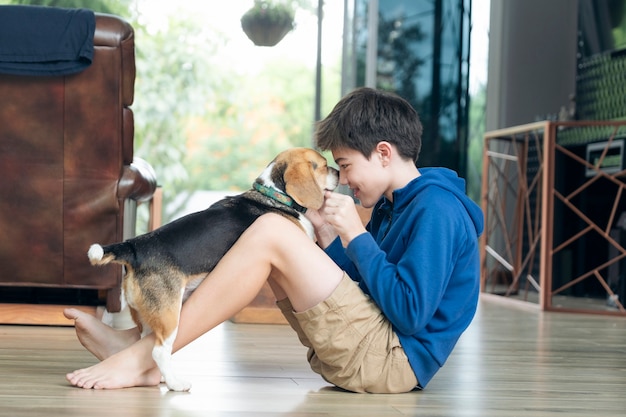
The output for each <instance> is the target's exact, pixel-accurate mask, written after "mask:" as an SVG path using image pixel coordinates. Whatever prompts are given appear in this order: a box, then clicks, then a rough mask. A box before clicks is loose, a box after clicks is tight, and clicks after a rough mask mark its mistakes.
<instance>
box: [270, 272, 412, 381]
mask: <svg viewBox="0 0 626 417" xmlns="http://www.w3.org/2000/svg"><path fill="white" fill-rule="evenodd" d="M277 304H278V307H279V308H280V310H281V311H282V313H283V314H284V316H285V318H286V319H287V321H288V322H289V324H290V325H291V327H293V329H294V330H295V331H296V333H297V334H298V337H299V339H300V342H302V344H303V345H304V346H306V347H308V348H309V351H308V355H307V357H308V360H309V363H310V365H311V369H313V371H314V372H316V373H318V374H320V375H321V376H322V377H323V378H324V379H325V380H326V381H327V382H329V383H331V384H333V385H336V386H338V387H340V388H343V389H345V390H348V391H354V392H372V393H401V392H408V391H411V390H413V389H414V388H416V386H417V385H418V381H417V378H416V377H415V373H414V372H413V369H412V368H411V365H410V364H409V361H408V358H407V356H406V354H405V353H404V349H403V348H402V346H401V345H400V340H399V339H398V336H397V335H396V333H395V332H394V331H393V329H392V326H391V323H390V322H389V320H387V319H386V318H385V316H384V315H383V313H382V312H381V311H380V309H379V308H378V306H377V305H376V304H375V303H374V302H373V301H372V300H371V299H370V298H369V297H368V296H367V295H366V294H365V293H363V291H362V290H361V289H360V288H359V287H358V285H357V284H356V283H355V282H354V281H352V279H350V277H348V276H347V275H346V274H344V277H343V279H342V281H341V283H340V284H339V286H338V287H337V288H336V289H335V291H334V292H333V293H332V294H331V296H330V297H328V299H326V300H325V301H322V302H321V303H319V304H318V305H316V306H315V307H313V308H311V309H309V310H306V311H304V312H301V313H295V312H294V311H293V307H292V306H291V303H290V302H289V300H288V299H285V300H281V301H279V302H278V303H277Z"/></svg>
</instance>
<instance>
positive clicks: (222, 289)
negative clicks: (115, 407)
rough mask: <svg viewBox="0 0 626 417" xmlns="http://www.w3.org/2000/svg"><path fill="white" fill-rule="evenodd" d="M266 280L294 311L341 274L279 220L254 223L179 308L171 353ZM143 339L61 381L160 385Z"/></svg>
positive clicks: (324, 292)
mask: <svg viewBox="0 0 626 417" xmlns="http://www.w3.org/2000/svg"><path fill="white" fill-rule="evenodd" d="M270 276H271V277H272V282H271V283H272V286H274V287H278V288H280V289H281V290H282V291H283V292H284V294H285V295H287V297H289V299H290V300H291V303H292V304H293V307H294V309H295V310H296V311H304V310H306V309H308V308H310V307H312V306H314V305H316V304H318V303H319V302H320V301H322V300H324V299H326V298H327V297H328V296H329V295H330V294H331V293H332V292H333V290H334V289H335V288H336V287H337V286H338V285H339V283H340V282H341V279H342V276H343V272H342V271H341V270H340V269H339V268H338V267H337V265H336V264H335V263H334V262H333V261H332V260H331V259H330V258H328V256H327V255H326V254H325V253H324V252H323V251H322V250H321V249H320V248H319V247H318V246H317V245H316V244H315V243H314V242H312V241H311V240H310V239H309V238H308V237H307V235H306V234H305V233H304V232H302V231H301V230H300V229H299V227H298V226H296V225H295V224H294V223H293V222H291V221H289V220H287V219H285V218H284V217H281V216H279V215H274V214H269V215H264V216H262V217H261V218H259V219H258V220H257V221H256V222H255V223H253V224H252V226H251V227H250V228H249V229H248V230H247V231H246V232H245V233H244V234H243V235H242V236H241V238H240V239H239V240H238V241H237V242H236V243H235V245H234V246H233V247H232V248H231V250H229V251H228V253H227V254H226V255H225V256H224V258H223V259H222V260H221V261H220V262H219V263H218V265H217V266H216V267H215V269H214V271H213V272H211V274H209V276H208V277H207V279H205V280H204V281H203V282H202V284H201V285H200V286H199V287H198V288H197V289H196V291H195V292H194V293H193V294H192V295H191V297H189V299H188V300H187V301H186V302H185V304H184V305H183V309H182V312H181V319H180V327H179V329H178V335H177V337H176V341H175V343H174V351H177V350H178V349H180V348H182V347H184V346H186V345H187V344H189V343H190V342H191V341H193V340H195V339H196V338H198V337H199V336H201V335H203V334H204V333H206V332H207V331H209V330H211V329H212V328H214V327H215V326H217V325H218V324H220V323H222V322H223V321H225V320H227V319H229V318H230V317H232V316H233V315H234V314H235V313H237V312H238V311H240V310H241V309H242V308H243V307H245V306H246V305H247V304H249V303H250V301H252V299H253V298H254V297H255V296H256V294H257V293H258V292H259V290H260V289H261V287H262V285H263V283H264V282H265V281H266V280H267V279H268V278H269V277H270ZM153 345H154V339H153V338H152V335H149V336H147V337H145V338H143V339H141V340H139V341H138V342H136V343H134V344H133V345H131V346H129V347H128V348H127V349H124V350H122V351H120V352H118V353H116V354H114V355H112V356H110V357H109V358H107V359H105V360H104V361H102V362H101V363H99V364H97V365H95V366H93V367H90V368H86V369H81V370H78V371H75V372H72V373H70V374H68V375H67V379H68V381H69V382H70V383H71V384H73V385H75V386H79V387H82V388H123V387H130V386H137V385H155V384H158V382H159V380H160V375H159V373H158V369H156V367H155V364H154V362H153V361H152V357H151V352H152V346H153Z"/></svg>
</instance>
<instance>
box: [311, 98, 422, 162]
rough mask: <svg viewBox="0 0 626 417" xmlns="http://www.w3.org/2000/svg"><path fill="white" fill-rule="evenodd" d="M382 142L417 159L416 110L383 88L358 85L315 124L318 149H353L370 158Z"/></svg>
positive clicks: (418, 130) (419, 135)
mask: <svg viewBox="0 0 626 417" xmlns="http://www.w3.org/2000/svg"><path fill="white" fill-rule="evenodd" d="M381 141H387V142H389V143H391V144H393V145H395V146H396V148H397V150H398V153H399V154H400V156H401V157H402V158H405V159H410V160H413V161H414V162H417V158H418V157H419V153H420V149H421V147H422V123H421V122H420V119H419V116H418V114H417V111H415V109H414V108H413V107H412V106H411V104H409V102H408V101H406V100H404V99H403V98H401V97H399V96H398V95H396V94H393V93H390V92H386V91H381V90H375V89H372V88H367V87H362V88H357V89H356V90H354V91H352V92H351V93H348V94H347V95H345V96H344V97H343V98H342V99H341V100H339V102H338V103H337V105H335V108H333V110H332V111H331V112H330V114H329V115H328V116H326V118H325V119H324V120H321V121H319V122H317V125H316V130H315V143H316V145H317V147H318V148H320V149H321V150H333V149H337V148H349V149H355V150H357V151H359V152H361V153H362V154H363V155H364V156H365V157H366V158H368V159H369V158H370V156H371V155H372V152H373V151H374V148H375V147H376V145H377V144H378V143H379V142H381Z"/></svg>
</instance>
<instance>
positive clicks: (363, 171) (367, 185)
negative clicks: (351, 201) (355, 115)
mask: <svg viewBox="0 0 626 417" xmlns="http://www.w3.org/2000/svg"><path fill="white" fill-rule="evenodd" d="M332 154H333V158H334V159H335V162H336V163H337V166H338V167H339V183H340V184H342V185H347V186H348V187H350V189H351V190H352V192H353V193H354V197H355V198H358V199H359V201H360V202H361V205H362V206H363V207H366V208H369V207H373V206H374V204H376V202H377V201H378V200H379V199H380V198H381V197H382V195H383V194H384V193H385V191H386V188H387V186H386V179H385V172H384V170H383V169H382V163H381V160H380V158H379V157H378V156H377V152H376V151H374V152H373V153H372V155H371V156H370V159H367V158H366V157H365V156H363V154H362V153H361V152H359V151H356V150H354V149H349V148H337V149H334V150H333V151H332Z"/></svg>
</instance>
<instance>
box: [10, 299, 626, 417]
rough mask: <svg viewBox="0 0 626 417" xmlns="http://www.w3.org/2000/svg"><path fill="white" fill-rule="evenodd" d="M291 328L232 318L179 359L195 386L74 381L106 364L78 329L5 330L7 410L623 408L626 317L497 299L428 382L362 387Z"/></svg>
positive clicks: (594, 412)
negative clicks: (347, 380) (415, 387)
mask: <svg viewBox="0 0 626 417" xmlns="http://www.w3.org/2000/svg"><path fill="white" fill-rule="evenodd" d="M304 354H305V349H304V348H303V347H302V346H300V345H299V344H298V342H297V340H296V338H295V337H294V334H293V332H292V330H291V329H290V328H289V327H288V326H285V325H263V324H239V323H231V322H228V323H225V324H224V325H222V326H220V327H218V328H217V329H215V330H214V331H212V332H210V333H208V334H207V335H205V336H203V337H202V338H200V339H199V340H197V341H196V342H194V343H193V344H191V345H190V346H188V347H187V348H185V349H183V350H182V351H180V352H179V353H178V354H176V355H175V366H176V367H177V369H178V370H179V372H180V374H181V375H184V376H185V377H187V378H188V379H190V380H191V381H192V382H193V387H192V390H191V392H189V393H173V392H168V391H167V390H166V389H165V388H164V387H163V386H161V387H159V388H132V389H124V390H112V391H94V390H82V389H77V388H73V387H70V386H68V384H67V383H66V382H65V379H64V374H65V373H66V372H68V371H71V370H73V369H76V368H81V367H84V366H88V365H91V364H93V363H95V362H96V360H95V358H93V357H92V356H91V355H90V354H89V353H87V352H86V351H85V350H84V349H83V348H82V346H80V344H79V343H78V341H77V340H76V338H75V336H74V332H73V329H72V328H67V327H45V326H0V416H7V417H8V416H10V417H21V416H29V417H38V416H68V417H70V416H94V417H97V416H105V415H106V416H112V415H113V416H115V415H116V414H118V415H123V416H124V417H142V416H150V417H155V416H156V417H160V416H164V417H165V416H168V417H173V416H227V417H231V416H259V417H264V416H294V417H298V416H333V417H338V416H359V417H368V416H376V417H387V416H430V417H438V416H454V417H464V416H468V417H469V416H480V417H492V416H493V417H496V416H497V417H509V416H516V417H518V416H519V417H525V416H546V417H550V416H568V417H577V416H611V417H613V416H623V415H624V414H625V413H626V411H625V410H626V319H624V318H620V317H611V316H597V315H580V314H567V313H544V312H540V311H538V310H537V309H534V308H527V307H524V306H523V305H519V304H516V303H508V304H507V303H506V302H505V301H501V300H499V299H498V298H497V297H490V296H486V297H483V298H482V299H481V302H480V307H479V311H478V313H477V316H476V319H475V320H474V322H473V323H472V325H471V326H470V328H469V329H468V331H467V332H466V333H465V334H464V335H463V337H462V338H461V340H460V342H459V344H458V345H457V348H456V349H455V351H454V353H453V355H452V356H451V358H450V359H449V361H448V363H447V364H446V365H445V366H444V368H443V369H442V370H441V371H440V372H439V374H437V375H436V376H435V378H433V380H432V381H431V383H430V384H429V385H428V387H427V388H426V390H424V391H422V392H413V393H409V394H401V395H371V394H352V393H346V392H342V391H340V390H337V389H334V388H332V387H329V386H328V385H327V384H326V383H325V382H324V381H323V380H322V379H321V378H320V377H318V376H317V375H315V374H314V373H312V372H311V371H310V370H309V368H308V365H307V363H306V360H305V355H304Z"/></svg>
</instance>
